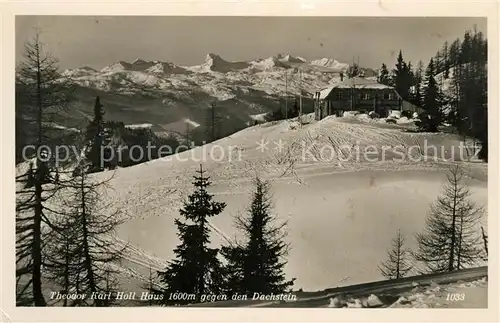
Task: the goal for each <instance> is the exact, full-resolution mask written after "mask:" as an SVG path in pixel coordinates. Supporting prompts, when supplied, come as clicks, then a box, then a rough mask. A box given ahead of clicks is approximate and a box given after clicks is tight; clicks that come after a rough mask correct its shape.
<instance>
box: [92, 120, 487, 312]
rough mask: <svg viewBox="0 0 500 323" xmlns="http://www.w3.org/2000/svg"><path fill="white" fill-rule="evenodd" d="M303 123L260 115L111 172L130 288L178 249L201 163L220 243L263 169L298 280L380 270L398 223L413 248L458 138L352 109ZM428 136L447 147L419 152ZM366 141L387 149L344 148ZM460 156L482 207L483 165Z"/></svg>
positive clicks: (325, 280)
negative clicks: (365, 118) (217, 207)
mask: <svg viewBox="0 0 500 323" xmlns="http://www.w3.org/2000/svg"><path fill="white" fill-rule="evenodd" d="M307 122H309V123H308V124H304V125H302V126H301V125H300V124H299V123H298V122H297V121H290V120H289V121H281V122H275V123H266V124H262V125H257V126H254V127H250V128H247V129H244V130H242V131H240V132H238V133H235V134H233V135H231V136H229V137H226V138H224V139H221V140H219V141H217V142H214V143H211V144H207V145H205V146H202V147H197V148H194V149H192V150H190V151H186V152H183V153H180V154H177V155H174V156H170V157H166V158H163V159H159V160H153V161H151V162H148V163H145V164H140V165H137V166H133V167H129V168H123V169H119V170H118V171H116V172H115V173H114V177H113V179H112V180H111V182H110V187H109V188H108V189H107V190H106V192H105V194H104V195H105V198H106V199H108V200H109V201H112V202H114V203H115V204H116V205H117V206H119V207H120V208H121V209H122V210H123V212H124V216H126V217H127V221H126V223H124V224H123V225H122V226H121V227H120V228H119V230H118V232H117V235H118V237H117V239H118V240H117V241H116V243H120V244H121V243H125V242H128V244H129V253H128V254H127V258H128V262H127V268H123V270H124V273H125V274H126V275H125V277H129V278H130V279H128V278H127V279H124V281H123V287H124V288H127V290H137V291H141V290H142V288H141V286H140V284H141V283H142V282H143V281H144V280H145V277H147V276H148V273H149V268H151V269H152V270H153V271H155V270H160V269H162V268H163V267H164V266H165V265H166V264H167V261H168V260H169V259H171V258H172V256H173V252H172V250H173V249H174V247H175V246H176V245H177V244H178V238H177V235H176V227H175V226H174V225H173V220H174V218H176V217H178V216H179V215H178V209H179V207H180V206H181V204H182V201H183V199H184V198H185V197H186V196H187V194H188V193H189V192H190V191H191V189H192V185H191V182H192V176H193V175H194V174H195V170H196V169H199V167H200V163H201V164H203V168H204V169H205V170H206V171H207V172H208V174H209V176H211V180H212V181H213V186H212V187H211V188H210V191H211V193H213V194H215V198H216V199H218V200H221V201H225V202H226V203H227V208H226V209H225V211H224V212H223V213H222V214H221V215H219V216H218V217H216V218H214V219H213V220H212V222H211V225H212V227H213V235H212V242H213V244H214V245H220V244H223V243H225V242H226V241H227V240H228V239H232V238H234V237H235V236H238V235H239V234H238V233H237V231H236V230H235V229H234V226H233V216H234V215H236V214H238V213H241V212H245V208H246V206H247V205H248V202H249V198H250V191H251V189H252V183H251V181H252V179H253V178H254V177H255V176H256V175H259V176H261V177H263V178H265V179H269V180H271V182H272V190H273V193H274V198H273V199H274V212H275V213H276V214H277V215H278V217H279V218H280V219H283V220H288V239H289V242H290V243H291V251H290V254H289V256H288V265H287V267H286V268H285V270H286V273H287V275H288V276H289V277H290V278H292V277H295V278H296V279H297V280H296V283H295V286H294V289H297V290H298V289H299V288H303V290H307V291H314V290H324V289H326V288H332V287H338V286H347V285H353V284H358V283H364V282H368V281H377V280H381V279H382V277H381V276H380V274H379V272H378V269H377V265H378V264H379V263H380V261H382V260H384V259H385V257H386V251H387V249H388V248H389V247H390V241H391V239H392V238H393V236H394V235H395V234H396V232H397V230H398V229H401V232H402V234H404V235H406V237H407V242H408V247H410V248H414V247H415V241H414V237H413V236H414V234H415V233H416V232H418V231H420V230H421V229H422V228H423V226H424V219H425V215H426V213H427V211H428V208H429V203H431V202H432V201H434V200H435V198H436V196H437V195H438V194H439V193H440V190H441V188H442V185H443V183H444V182H443V180H444V174H445V172H446V170H447V168H448V167H449V165H450V162H449V161H447V160H446V159H447V158H450V156H452V155H453V156H455V157H457V156H458V147H459V139H458V138H457V137H455V136H453V135H450V134H423V133H410V132H405V127H404V126H401V125H386V124H376V123H368V122H358V121H357V120H352V119H349V118H334V117H329V118H326V119H324V120H321V121H319V122H316V121H313V120H311V117H310V116H309V117H308V120H307ZM426 141H427V143H426ZM424 144H427V145H436V146H438V147H444V149H443V154H441V153H438V155H439V156H437V157H438V158H436V159H432V158H427V160H425V159H424V157H423V156H424V155H427V156H429V155H433V153H432V152H431V153H425V151H424V150H423V148H424ZM371 145H372V146H373V147H375V148H377V149H381V148H382V147H383V146H384V147H389V148H387V151H386V152H385V153H383V154H382V153H380V152H379V153H377V154H375V155H376V156H375V157H376V158H373V154H372V155H370V158H367V157H366V156H363V155H361V156H360V157H359V158H356V156H354V157H352V158H349V154H350V152H349V150H350V149H348V148H349V147H351V148H352V147H360V149H361V150H363V149H365V148H366V147H369V146H371ZM325 147H326V148H325ZM391 147H392V148H391ZM395 147H402V148H401V149H403V150H404V151H406V152H407V158H405V159H404V160H400V158H399V155H398V154H396V153H394V150H393V149H394V148H395ZM410 147H414V148H411V149H410ZM452 147H455V151H453V150H452ZM391 149H392V150H391ZM351 155H352V154H351ZM410 156H412V157H413V159H410V158H409V157H410ZM382 157H383V158H382ZM461 163H462V164H464V166H466V170H467V171H468V174H469V185H470V186H471V191H472V193H473V195H472V197H473V199H474V200H475V201H476V202H477V203H478V204H480V205H484V206H486V205H487V165H485V164H483V163H479V162H467V161H465V162H461ZM112 174H113V172H104V173H101V174H98V175H97V176H98V177H99V178H101V179H104V178H109V177H110V176H111V175H112ZM129 265H130V266H129ZM478 288H480V287H478ZM423 293H424V294H423V295H427V294H425V292H423ZM415 295H418V293H416V294H415ZM418 297H420V296H418ZM418 297H417V298H418ZM422 297H423V296H422ZM425 297H427V296H425ZM418 299H420V298H418ZM415 301H417V299H416V300H415ZM407 304H408V303H406V304H403V303H401V304H400V305H401V306H406V305H407ZM443 304H444V303H443Z"/></svg>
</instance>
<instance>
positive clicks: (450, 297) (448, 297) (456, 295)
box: [446, 293, 465, 301]
mask: <svg viewBox="0 0 500 323" xmlns="http://www.w3.org/2000/svg"><path fill="white" fill-rule="evenodd" d="M446 300H447V301H463V300H465V294H460V293H450V294H448V295H446Z"/></svg>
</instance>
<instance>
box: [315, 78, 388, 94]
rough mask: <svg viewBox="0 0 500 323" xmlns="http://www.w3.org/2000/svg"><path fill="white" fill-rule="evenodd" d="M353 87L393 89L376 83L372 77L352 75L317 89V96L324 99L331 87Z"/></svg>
mask: <svg viewBox="0 0 500 323" xmlns="http://www.w3.org/2000/svg"><path fill="white" fill-rule="evenodd" d="M353 87H354V88H357V89H376V90H383V89H394V88H393V87H392V86H389V85H385V84H381V83H378V82H377V81H376V80H373V79H365V78H361V77H354V78H348V79H345V80H344V81H342V82H337V83H335V84H332V86H330V87H327V88H326V89H323V90H321V91H319V98H320V99H325V98H326V97H327V96H328V94H330V92H331V91H332V90H333V89H350V88H353Z"/></svg>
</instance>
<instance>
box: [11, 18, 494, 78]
mask: <svg viewBox="0 0 500 323" xmlns="http://www.w3.org/2000/svg"><path fill="white" fill-rule="evenodd" d="M474 25H477V28H478V30H480V31H482V32H483V33H484V34H485V35H486V19H485V18H441V17H433V18H410V17H408V18H406V17H405V18H371V17H158V16H156V17H153V16H150V17H127V16H121V17H119V16H115V17H109V16H108V17H106V16H101V17H90V16H18V17H17V18H16V59H17V60H19V59H20V58H21V57H22V52H23V43H24V42H25V41H26V40H28V39H30V38H31V37H32V36H33V33H34V30H35V29H34V27H36V28H39V29H40V30H41V32H42V34H41V37H42V41H43V42H44V43H45V44H46V45H47V46H48V49H49V51H50V52H51V53H52V54H53V55H54V56H56V57H57V58H58V59H59V61H60V67H61V68H62V69H66V68H75V67H80V66H84V65H86V66H90V67H93V68H97V69H100V68H102V67H104V66H106V65H109V64H111V63H113V62H116V61H119V60H124V61H133V60H134V59H135V58H138V57H140V58H142V59H145V60H162V61H169V62H173V63H175V64H177V65H197V64H201V63H203V61H204V60H205V56H206V54H207V53H209V52H212V53H216V54H219V55H220V56H222V57H223V58H224V59H226V60H229V61H239V60H252V59H256V58H265V57H269V56H272V55H276V54H278V53H290V54H292V55H294V56H301V57H304V58H307V59H318V58H322V57H330V58H336V59H337V60H340V61H342V62H352V59H353V57H356V59H357V57H358V56H359V60H360V65H361V66H363V67H374V68H376V67H379V66H380V65H381V64H382V63H383V62H384V63H386V64H387V65H388V66H389V67H392V66H393V65H394V63H395V59H396V56H397V53H398V52H399V49H402V50H403V56H404V57H405V59H406V60H411V61H413V62H417V61H418V60H423V61H424V63H426V62H427V61H428V60H429V58H430V57H431V56H432V55H434V54H435V53H436V51H437V50H438V49H439V48H441V46H442V45H443V43H444V41H446V40H448V41H452V40H454V39H455V38H457V37H462V36H463V34H464V32H465V30H467V29H472V28H473V27H474Z"/></svg>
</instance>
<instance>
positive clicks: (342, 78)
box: [340, 72, 344, 82]
mask: <svg viewBox="0 0 500 323" xmlns="http://www.w3.org/2000/svg"><path fill="white" fill-rule="evenodd" d="M342 81H344V73H343V72H340V82H342Z"/></svg>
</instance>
